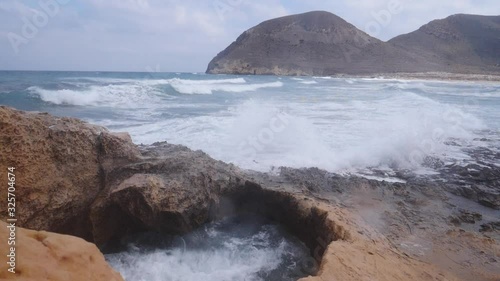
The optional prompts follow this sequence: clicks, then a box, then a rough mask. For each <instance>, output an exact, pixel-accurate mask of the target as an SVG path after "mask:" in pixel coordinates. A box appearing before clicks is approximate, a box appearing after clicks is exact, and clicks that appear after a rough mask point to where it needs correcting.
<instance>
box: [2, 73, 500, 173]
mask: <svg viewBox="0 0 500 281" xmlns="http://www.w3.org/2000/svg"><path fill="white" fill-rule="evenodd" d="M0 104H2V105H8V106H11V107H15V108H17V109H21V110H36V111H45V112H49V113H51V114H54V115H58V116H73V117H78V118H81V119H84V120H86V121H89V122H92V123H96V124H100V125H103V126H106V127H108V128H109V129H110V130H112V131H127V132H129V133H130V134H131V136H132V138H133V140H134V142H136V143H142V144H151V143H153V142H156V141H168V142H171V143H176V144H183V145H186V146H188V147H190V148H192V149H201V150H204V151H205V152H207V153H208V154H210V155H211V156H212V157H214V158H216V159H219V160H223V161H226V162H232V163H234V164H237V165H239V166H241V167H243V168H249V169H255V170H261V171H269V170H271V169H272V168H273V167H279V166H290V167H313V166H315V167H320V168H323V169H326V170H329V171H333V172H356V171H362V170H365V169H370V168H373V167H377V168H386V169H394V168H404V169H412V170H414V171H420V172H429V168H428V167H425V165H424V162H425V158H426V157H433V158H437V159H440V160H442V161H443V162H445V163H457V164H464V163H467V162H470V161H474V159H472V158H471V156H470V155H469V154H468V153H469V152H468V151H470V150H471V149H473V148H475V147H488V148H490V149H492V150H493V151H498V147H500V145H499V138H500V137H499V136H500V122H499V121H500V84H498V83H487V82H431V81H405V80H384V79H350V78H338V79H337V78H335V79H332V78H328V77H295V78H293V77H276V76H232V75H205V74H192V73H107V72H0ZM497 160H498V159H496V160H495V161H496V162H500V161H497Z"/></svg>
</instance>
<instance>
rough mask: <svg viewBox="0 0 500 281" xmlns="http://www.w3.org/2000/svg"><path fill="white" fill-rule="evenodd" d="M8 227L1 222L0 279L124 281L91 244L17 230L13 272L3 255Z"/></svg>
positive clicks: (59, 235)
mask: <svg viewBox="0 0 500 281" xmlns="http://www.w3.org/2000/svg"><path fill="white" fill-rule="evenodd" d="M6 226H7V224H6V223H5V222H3V221H0V240H2V241H4V242H3V243H1V244H0V252H1V253H2V258H1V259H0V261H1V262H0V280H18V281H29V280H33V281H34V280H37V281H40V280H50V281H58V280H60V281H68V280H71V281H80V280H81V281H89V280H92V281H99V280H102V281H123V278H122V277H121V276H120V274H119V273H117V272H116V271H114V270H113V269H112V268H111V267H110V266H109V265H108V264H107V263H106V261H105V260H104V256H103V255H102V254H101V252H99V250H98V249H97V247H96V246H95V245H94V244H91V243H88V242H85V241H84V240H82V239H80V238H76V237H72V236H68V235H61V234H56V233H51V232H45V231H33V230H28V229H23V228H17V231H16V252H15V253H16V258H17V259H16V266H15V273H11V272H9V271H8V269H9V265H8V264H7V261H6V259H7V258H6V257H5V255H4V254H5V253H8V249H7V243H6V241H7V237H8V235H9V233H8V230H7V227H6Z"/></svg>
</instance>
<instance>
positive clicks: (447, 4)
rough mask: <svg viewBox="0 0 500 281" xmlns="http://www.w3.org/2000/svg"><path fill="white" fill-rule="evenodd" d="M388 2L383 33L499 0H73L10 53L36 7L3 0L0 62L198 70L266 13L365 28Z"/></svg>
mask: <svg viewBox="0 0 500 281" xmlns="http://www.w3.org/2000/svg"><path fill="white" fill-rule="evenodd" d="M41 1H42V2H50V1H57V0H41ZM390 1H401V3H402V5H403V9H402V11H401V12H400V13H398V14H394V15H391V19H390V22H389V23H388V24H383V25H381V26H380V29H379V30H378V31H377V34H373V35H377V37H378V38H381V39H384V40H387V39H390V38H392V37H394V36H396V35H399V34H402V33H407V32H410V31H413V30H415V29H417V28H418V27H420V26H421V25H423V24H425V23H427V22H429V21H430V20H433V19H435V18H444V17H446V16H448V15H451V14H455V13H476V14H497V15H498V14H500V7H499V5H498V4H497V0H477V1H473V0H443V1H439V2H436V1H435V0H432V1H431V0H420V1H415V0H343V1H340V0H339V1H327V0H286V1H285V0H267V1H264V0H208V1H200V0H88V1H75V0H70V1H69V2H68V4H66V5H61V7H60V11H59V12H58V13H57V15H55V16H53V17H50V20H49V22H48V24H47V25H45V26H43V27H42V28H39V30H38V33H37V35H36V37H34V38H33V39H30V40H29V42H28V43H26V44H22V45H20V46H19V53H18V54H15V53H14V52H13V48H12V46H11V44H10V43H9V40H8V34H9V33H12V32H14V33H16V34H21V31H22V28H23V25H24V24H25V23H24V22H23V18H27V19H31V18H32V17H33V15H34V13H35V12H36V11H41V8H40V5H39V4H38V3H39V2H38V1H23V2H21V1H14V0H12V1H10V0H9V1H6V0H0V36H1V38H0V39H2V40H0V50H1V52H0V69H40V70H41V69H49V70H50V69H61V70H121V71H128V70H130V71H145V69H146V68H147V67H150V68H151V67H156V65H159V66H160V68H161V70H162V71H203V70H205V67H206V65H207V64H208V62H209V61H210V60H211V59H212V58H213V57H214V56H215V55H216V54H217V53H218V52H219V51H221V50H223V49H224V48H225V47H226V46H227V45H229V44H230V43H231V42H232V41H234V40H235V39H236V38H237V37H238V35H240V34H241V33H242V32H243V31H245V30H246V29H248V28H250V27H252V26H255V25H257V24H258V23H260V22H262V21H264V20H267V19H271V18H275V17H279V16H284V15H289V14H295V13H302V12H307V11H311V10H327V11H330V12H333V13H335V14H337V15H339V16H341V17H343V18H344V19H346V20H347V21H349V22H351V23H353V24H354V25H356V26H357V27H358V28H360V29H362V30H365V31H366V30H367V26H368V25H369V24H370V23H371V22H373V21H377V19H376V17H375V16H374V15H375V14H377V13H379V12H380V11H382V10H384V9H387V6H388V4H389V2H390Z"/></svg>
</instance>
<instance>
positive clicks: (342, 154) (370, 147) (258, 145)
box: [127, 93, 484, 171]
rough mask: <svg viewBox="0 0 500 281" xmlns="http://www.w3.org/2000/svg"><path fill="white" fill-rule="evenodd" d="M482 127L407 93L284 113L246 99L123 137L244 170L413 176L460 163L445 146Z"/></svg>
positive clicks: (302, 105) (301, 105)
mask: <svg viewBox="0 0 500 281" xmlns="http://www.w3.org/2000/svg"><path fill="white" fill-rule="evenodd" d="M412 104H413V105H412ZM415 105H416V107H415ZM482 128H484V124H483V123H482V122H481V121H480V120H478V119H477V118H475V117H474V116H472V115H470V114H468V113H465V112H463V111H461V110H460V109H458V108H455V107H453V106H443V105H442V104H440V103H437V102H434V101H432V100H430V99H427V98H423V97H420V96H418V95H415V94H411V93H406V94H400V95H397V96H393V97H390V98H387V99H381V100H376V101H373V100H364V101H360V100H357V101H356V100H353V101H349V102H347V103H338V102H328V101H324V100H323V101H321V102H319V103H314V102H298V103H288V105H287V106H283V105H280V104H279V102H274V103H273V102H270V101H257V100H251V101H246V102H243V103H242V104H240V105H239V106H237V107H234V108H230V109H229V110H228V112H226V113H223V114H220V115H214V116H202V117H196V118H190V119H184V120H180V119H177V120H166V121H162V122H155V123H152V124H150V125H147V126H140V127H133V128H128V129H127V130H129V131H131V132H132V135H133V137H134V140H135V141H137V142H141V143H151V142H153V141H157V140H160V139H161V138H166V139H167V140H168V141H170V142H173V143H182V144H185V145H188V146H189V147H192V148H194V149H202V150H204V151H206V152H208V153H209V154H210V155H211V156H213V157H215V158H217V159H220V160H224V161H228V162H232V163H235V164H237V165H240V166H242V167H244V168H250V169H255V170H261V171H268V170H269V169H270V168H271V167H276V166H289V167H320V168H324V169H327V170H330V171H342V170H349V169H360V168H365V167H369V166H379V165H389V166H393V167H400V168H401V167H402V168H409V169H419V167H420V165H421V164H422V163H423V161H424V159H425V157H427V156H433V157H437V158H441V159H446V158H447V157H464V156H463V154H461V153H460V149H459V148H457V147H454V146H448V145H446V144H445V142H446V141H447V140H450V139H454V140H456V141H458V142H462V143H464V142H468V141H470V140H471V139H472V138H474V137H475V134H474V131H475V130H478V129H482Z"/></svg>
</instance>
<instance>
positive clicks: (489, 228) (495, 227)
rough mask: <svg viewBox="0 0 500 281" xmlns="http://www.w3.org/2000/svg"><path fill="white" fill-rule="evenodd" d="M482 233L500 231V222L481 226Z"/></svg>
mask: <svg viewBox="0 0 500 281" xmlns="http://www.w3.org/2000/svg"><path fill="white" fill-rule="evenodd" d="M479 231H481V232H493V231H500V221H496V222H489V223H485V224H482V225H481V229H480V230H479Z"/></svg>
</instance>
